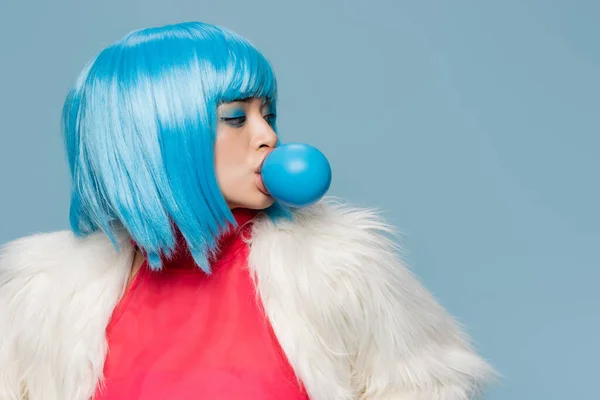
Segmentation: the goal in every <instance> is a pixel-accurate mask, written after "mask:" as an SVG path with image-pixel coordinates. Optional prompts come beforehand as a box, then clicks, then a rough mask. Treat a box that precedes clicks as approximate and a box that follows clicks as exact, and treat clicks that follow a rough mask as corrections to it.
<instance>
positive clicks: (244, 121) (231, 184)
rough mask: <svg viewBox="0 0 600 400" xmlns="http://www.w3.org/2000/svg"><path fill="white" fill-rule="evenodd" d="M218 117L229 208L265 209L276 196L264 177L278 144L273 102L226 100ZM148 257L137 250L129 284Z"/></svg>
mask: <svg viewBox="0 0 600 400" xmlns="http://www.w3.org/2000/svg"><path fill="white" fill-rule="evenodd" d="M217 120H218V123H217V130H216V137H215V139H216V140H215V149H214V152H215V173H216V177H217V183H218V184H219V188H220V189H221V192H222V193H223V197H224V198H225V201H226V202H227V204H228V205H229V208H231V209H232V210H233V209H235V208H249V209H253V210H263V209H265V208H267V207H269V206H271V205H272V204H273V202H274V200H273V198H272V197H271V196H269V195H268V194H267V193H266V190H265V188H264V186H263V184H262V179H261V177H260V168H261V165H262V162H263V161H264V159H265V158H266V156H267V155H268V154H269V152H271V151H272V150H273V149H274V148H275V146H276V145H277V134H276V133H275V131H274V130H273V127H272V123H273V121H274V120H275V115H274V114H273V113H272V111H271V106H270V105H269V104H268V103H267V102H265V101H264V100H263V99H261V98H249V99H243V100H239V101H233V102H230V103H223V104H221V105H219V107H218V108H217ZM144 261H145V256H144V255H143V253H142V252H140V251H137V252H136V254H135V257H134V259H133V263H132V266H131V273H130V275H129V280H128V285H129V284H130V283H131V281H132V279H133V278H134V277H135V276H136V275H137V273H138V272H139V270H140V268H141V267H142V265H143V263H144Z"/></svg>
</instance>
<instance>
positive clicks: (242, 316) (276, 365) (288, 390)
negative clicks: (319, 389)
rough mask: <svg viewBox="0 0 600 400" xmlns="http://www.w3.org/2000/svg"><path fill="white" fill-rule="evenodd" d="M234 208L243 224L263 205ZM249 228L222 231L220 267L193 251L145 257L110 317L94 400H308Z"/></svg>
mask: <svg viewBox="0 0 600 400" xmlns="http://www.w3.org/2000/svg"><path fill="white" fill-rule="evenodd" d="M234 215H235V217H236V220H237V221H238V225H239V226H242V225H243V224H244V223H245V222H248V221H250V220H251V219H252V218H253V217H254V216H255V215H256V213H255V212H251V211H248V210H235V212H234ZM248 227H249V224H248V225H246V226H245V227H243V228H239V229H238V230H237V231H234V230H232V231H231V232H230V233H229V234H227V235H226V236H225V237H223V238H222V240H221V243H222V250H221V252H220V254H219V256H218V257H217V261H216V262H214V263H213V264H212V271H213V273H212V275H206V274H205V273H204V272H202V271H201V270H200V269H199V268H198V267H197V266H196V265H194V262H193V260H192V258H191V256H190V255H189V253H188V252H187V251H178V252H177V254H178V255H177V257H176V258H174V259H172V260H170V261H167V262H165V264H164V267H163V270H162V271H160V272H153V271H152V270H151V269H150V268H149V267H148V265H147V264H146V263H144V265H143V266H142V268H141V269H140V271H139V272H138V274H137V276H136V277H135V279H134V280H133V282H132V284H131V285H130V288H129V290H128V292H127V293H126V294H125V296H123V298H122V299H121V301H120V303H119V304H118V305H117V307H116V308H115V310H114V313H113V316H112V319H111V321H110V323H109V325H108V328H107V337H108V344H109V349H110V350H109V353H108V356H107V359H106V363H105V367H104V374H105V378H106V380H105V384H104V385H101V386H99V387H98V390H97V392H96V395H95V397H94V399H95V400H108V399H110V400H116V399H127V400H133V399H143V400H159V399H160V400H164V399H169V400H170V399H173V400H188V399H189V400H191V399H194V400H198V399H206V400H231V399H236V400H237V399H243V400H259V399H260V400H271V399H273V400H275V399H278V400H287V399H289V400H308V396H307V394H306V392H305V391H304V390H303V388H302V385H301V384H299V383H298V381H297V379H296V377H295V375H294V372H293V370H292V368H291V366H290V364H289V363H288V361H287V359H286V357H285V355H284V354H283V352H282V350H281V348H280V346H279V343H278V341H277V338H276V337H275V335H274V334H273V331H272V329H271V326H270V324H269V321H268V319H267V318H266V316H265V313H264V310H263V308H262V305H261V303H260V298H259V297H258V296H257V294H256V290H255V287H254V284H253V282H252V279H251V275H250V272H249V270H248V267H247V258H248V252H249V249H248V246H247V244H245V243H244V241H243V239H242V238H241V236H242V235H241V233H245V232H246V231H247V228H248ZM184 250H185V249H184Z"/></svg>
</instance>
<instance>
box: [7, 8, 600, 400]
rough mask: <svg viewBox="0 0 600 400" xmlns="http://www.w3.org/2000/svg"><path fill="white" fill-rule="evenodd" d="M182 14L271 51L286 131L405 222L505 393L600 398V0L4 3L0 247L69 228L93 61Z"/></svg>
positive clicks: (367, 201) (357, 199) (351, 196)
mask: <svg viewBox="0 0 600 400" xmlns="http://www.w3.org/2000/svg"><path fill="white" fill-rule="evenodd" d="M183 20H203V21H206V22H211V23H216V24H220V25H224V26H227V27H229V28H231V29H233V30H235V31H237V32H238V33H240V34H242V35H244V36H246V37H247V38H249V39H250V40H251V41H253V42H254V43H255V44H256V45H257V46H258V47H259V48H260V49H262V50H263V51H264V52H265V54H266V55H267V56H268V57H269V58H270V59H271V61H272V62H273V64H274V66H275V68H276V71H277V74H278V78H279V82H280V95H281V102H280V107H279V111H280V112H279V123H278V124H279V127H280V130H281V132H282V135H283V139H284V141H304V142H309V143H311V144H313V145H315V146H317V147H319V148H320V149H321V150H322V151H323V152H324V153H325V154H327V155H328V157H329V158H330V161H331V163H332V167H333V173H334V180H333V184H332V188H331V191H330V193H331V194H333V195H336V196H341V197H345V198H346V199H348V200H350V201H352V202H354V203H358V204H361V205H368V206H375V207H378V208H381V209H382V210H384V213H385V214H384V215H385V216H386V217H387V218H389V220H390V221H391V222H392V223H393V224H394V225H396V226H398V227H399V229H400V230H401V231H402V232H403V234H404V236H403V246H404V248H405V250H406V252H407V257H408V258H407V261H408V262H409V263H410V265H411V267H412V268H413V269H414V270H415V272H416V273H417V274H418V275H419V276H420V277H421V278H422V280H423V281H424V282H425V284H426V285H427V287H428V288H429V289H430V290H431V291H432V292H433V293H434V294H435V296H436V297H437V298H438V299H439V300H440V302H441V303H442V304H443V305H444V306H445V307H446V308H447V309H448V310H449V311H450V312H451V313H452V314H454V315H455V316H456V317H457V318H458V319H459V320H460V321H461V322H462V323H463V324H465V325H466V326H467V328H468V331H469V333H470V334H471V335H472V336H473V337H474V339H475V343H476V346H477V348H478V349H479V351H480V352H481V353H482V354H483V355H484V356H485V357H486V358H487V359H488V360H490V361H491V362H492V363H493V364H494V366H495V367H496V368H497V369H498V370H499V371H500V373H501V374H502V375H503V376H502V378H501V379H500V380H499V381H498V382H497V383H496V385H494V386H493V387H492V388H491V389H490V391H489V395H488V397H487V398H489V399H493V400H498V399H511V400H512V399H527V400H534V399H544V400H553V399H557V400H558V399H560V400H564V399H577V400H583V399H598V398H599V397H598V394H597V376H598V373H599V372H600V368H599V367H598V360H599V359H600V344H599V343H600V340H599V339H600V337H599V336H600V335H599V332H600V312H599V305H600V295H599V291H598V288H597V286H598V283H599V281H600V272H599V270H600V268H599V267H600V256H599V254H598V253H599V250H600V212H599V211H598V206H599V205H600V189H599V179H598V177H599V173H600V156H599V154H600V107H599V106H600V79H599V77H600V74H599V70H600V46H599V45H598V42H599V38H600V28H599V23H598V21H600V2H597V1H591V0H590V1H573V0H571V1H567V0H564V1H548V0H547V1H541V0H539V1H533V0H527V1H524V0H520V1H514V0H510V1H507V0H504V1H495V2H482V1H456V2H447V1H437V2H435V1H422V2H416V1H414V2H408V1H392V0H371V1H368V2H367V1H341V0H338V1H323V0H303V1H281V0H279V1H277V0H272V1H266V0H254V1H247V0H237V1H233V0H231V1H210V2H209V1H199V0H193V1H192V0H190V1H184V0H169V1H166V0H163V1H156V0H155V1H134V0H119V1H117V0H105V1H102V2H92V1H74V0H73V1H65V0H55V1H51V2H50V1H41V0H40V1H20V2H15V1H13V2H8V1H6V0H3V1H2V3H1V6H0V49H1V50H0V51H1V53H0V54H1V56H0V59H1V62H0V88H1V89H0V116H1V119H0V120H1V124H2V125H1V130H0V190H1V195H0V221H1V222H0V243H2V242H6V241H8V240H10V239H14V238H16V237H18V236H22V235H26V234H30V233H34V232H39V231H50V230H57V229H66V228H68V224H67V221H68V218H67V212H68V200H69V199H68V176H67V167H66V164H65V162H64V161H63V157H64V156H63V152H62V147H61V137H60V132H59V114H60V108H61V106H62V102H63V100H64V96H65V95H66V92H67V90H68V88H69V86H70V85H71V84H72V82H73V81H74V79H75V77H76V75H77V74H78V73H79V71H80V69H81V68H82V67H83V65H84V63H85V62H86V61H87V60H88V59H89V58H91V57H92V56H93V55H94V54H95V53H96V52H97V51H99V50H100V49H101V48H103V47H104V46H106V45H108V44H109V43H111V42H113V41H114V40H116V39H118V38H120V37H121V36H122V35H124V34H125V33H126V32H128V31H130V30H132V29H137V28H142V27H147V26H153V25H162V24H166V23H172V22H180V21H183Z"/></svg>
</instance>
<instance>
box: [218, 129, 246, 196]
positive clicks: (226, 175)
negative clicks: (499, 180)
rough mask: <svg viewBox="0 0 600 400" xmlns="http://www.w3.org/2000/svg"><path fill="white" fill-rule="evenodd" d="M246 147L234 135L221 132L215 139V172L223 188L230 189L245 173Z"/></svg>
mask: <svg viewBox="0 0 600 400" xmlns="http://www.w3.org/2000/svg"><path fill="white" fill-rule="evenodd" d="M246 157H247V154H246V147H245V146H244V144H243V143H241V140H240V138H238V137H236V136H235V135H228V134H222V135H220V136H217V138H216V140H215V174H216V176H217V180H218V182H219V185H220V186H221V188H222V189H223V190H231V189H233V187H234V186H236V185H238V184H239V179H240V178H241V177H243V176H245V175H247V172H248V171H247V170H248V167H247V165H246Z"/></svg>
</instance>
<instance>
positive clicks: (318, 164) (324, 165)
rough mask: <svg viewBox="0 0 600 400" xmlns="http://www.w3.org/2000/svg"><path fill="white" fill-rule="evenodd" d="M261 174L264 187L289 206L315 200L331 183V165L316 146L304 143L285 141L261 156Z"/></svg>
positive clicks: (301, 204) (309, 203) (315, 201)
mask: <svg viewBox="0 0 600 400" xmlns="http://www.w3.org/2000/svg"><path fill="white" fill-rule="evenodd" d="M261 175H262V179H263V183H264V185H265V188H266V189H267V191H268V192H269V194H270V195H271V196H273V198H274V199H275V200H277V201H278V202H280V203H282V204H284V205H287V206H289V207H296V208H300V207H306V206H309V205H312V204H315V203H317V202H318V201H319V200H321V198H322V197H323V196H324V195H325V193H327V191H328V190H329V186H330V185H331V166H330V165H329V161H328V160H327V158H326V157H325V155H323V153H321V152H320V151H319V150H318V149H316V148H315V147H313V146H310V145H308V144H304V143H288V144H284V145H281V146H279V147H277V148H275V150H273V151H272V152H271V153H270V154H269V155H268V156H267V158H266V159H265V161H264V163H263V165H262V169H261Z"/></svg>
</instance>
